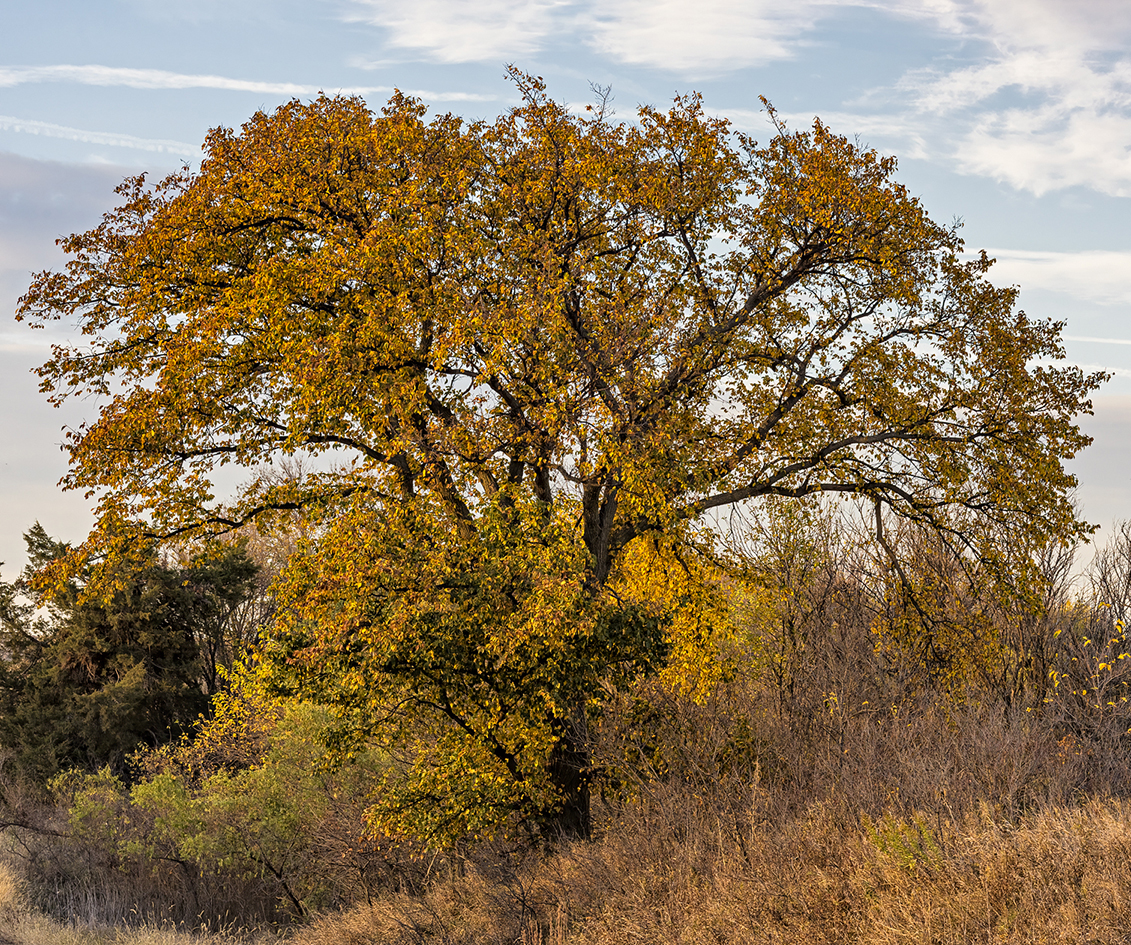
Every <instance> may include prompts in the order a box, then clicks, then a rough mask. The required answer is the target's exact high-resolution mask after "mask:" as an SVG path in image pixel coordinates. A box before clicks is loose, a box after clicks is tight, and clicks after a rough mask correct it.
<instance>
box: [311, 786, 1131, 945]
mask: <svg viewBox="0 0 1131 945" xmlns="http://www.w3.org/2000/svg"><path fill="white" fill-rule="evenodd" d="M648 806H649V805H641V807H640V808H639V809H638V810H637V811H636V812H635V816H630V815H627V814H626V818H625V820H624V821H622V822H621V823H620V824H619V825H618V830H617V833H616V834H615V835H610V836H606V837H605V838H603V839H601V840H599V841H597V842H596V843H592V844H577V845H571V846H569V847H568V848H567V849H564V850H562V851H559V852H558V853H557V854H556V855H553V856H550V857H546V858H542V859H539V860H537V861H530V862H527V863H525V864H521V865H519V866H518V867H517V868H516V869H515V870H514V871H513V872H512V874H511V875H510V876H509V877H507V880H506V881H505V882H500V879H499V877H498V876H491V875H490V874H489V872H481V871H479V870H476V869H475V868H469V869H468V870H467V871H466V872H464V873H463V874H462V875H455V876H452V877H450V878H449V879H448V880H447V881H446V882H444V883H440V884H437V885H436V886H435V887H434V888H433V889H432V890H431V891H430V892H429V893H428V894H427V895H425V896H421V897H410V896H403V895H402V896H392V897H389V898H386V899H384V900H382V901H380V902H378V903H375V904H372V905H367V906H365V907H362V908H358V909H355V910H353V911H351V912H348V913H346V914H344V915H342V916H336V917H326V918H324V919H322V920H321V921H320V922H318V923H315V924H314V925H313V926H311V927H309V928H307V929H305V930H303V931H302V932H300V933H299V934H298V936H297V937H296V938H295V945H370V943H372V945H378V943H380V945H409V943H425V942H429V943H443V945H464V943H467V945H470V943H489V942H490V943H503V942H506V943H512V942H513V943H522V945H534V943H544V945H551V943H552V945H565V943H576V945H622V943H623V945H629V943H632V945H636V943H640V942H649V943H669V942H670V943H673V945H674V943H680V945H684V943H714V945H720V943H732V942H733V943H736V945H737V943H762V942H765V943H771V942H773V943H783V945H784V943H798V945H800V943H806V945H810V943H826V942H827V943H849V942H852V943H861V945H865V943H866V945H895V943H924V945H926V943H939V945H942V943H955V945H958V943H962V945H966V943H971V942H994V943H1018V945H1020V943H1026V945H1029V943H1043V942H1049V943H1052V942H1064V943H1068V942H1072V943H1089V945H1093V943H1094V945H1100V943H1113V945H1114V943H1125V942H1127V941H1128V939H1129V937H1131V805H1129V804H1127V803H1126V802H1121V801H1113V800H1106V801H1105V800H1093V801H1089V802H1088V803H1086V804H1084V805H1083V806H1081V807H1078V808H1074V809H1068V808H1058V809H1049V810H1045V811H1041V812H1039V813H1034V814H1032V815H1031V816H1029V817H1027V818H1025V820H1024V821H1023V822H1022V823H1020V824H1018V825H1006V824H1001V823H999V822H998V821H996V820H995V819H994V818H993V815H992V811H990V810H989V809H988V808H986V809H985V810H984V811H983V812H982V814H981V815H976V816H973V817H971V818H970V819H969V820H968V821H966V822H963V823H961V824H955V823H953V822H948V821H938V822H937V823H930V822H929V821H928V819H927V818H926V817H912V818H909V819H902V818H898V817H895V816H894V815H889V816H888V817H886V818H881V819H880V820H878V821H872V820H869V819H866V818H857V819H855V820H853V819H851V818H848V817H846V816H845V812H844V811H843V810H842V809H840V808H839V806H838V805H837V804H836V803H835V802H830V803H825V804H815V805H814V806H813V807H812V808H811V809H809V810H808V811H807V812H805V813H804V814H802V815H800V816H797V817H795V818H793V819H791V820H790V821H788V822H786V823H778V824H771V823H766V822H762V823H758V824H753V825H751V826H749V827H747V828H746V829H745V830H744V831H743V832H742V833H738V832H736V831H735V830H734V829H732V827H731V825H730V824H729V823H723V822H721V821H720V820H719V819H718V818H717V817H715V816H713V814H712V813H711V812H710V811H709V810H707V809H706V808H705V807H699V808H698V809H696V808H695V807H694V806H691V807H689V808H688V809H687V811H686V812H685V816H684V817H683V819H682V821H683V822H682V823H681V824H676V823H670V822H669V823H660V822H657V818H656V817H655V816H653V815H654V814H655V813H656V812H655V810H654V809H653V810H651V811H650V810H648Z"/></svg>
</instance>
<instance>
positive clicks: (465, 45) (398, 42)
mask: <svg viewBox="0 0 1131 945" xmlns="http://www.w3.org/2000/svg"><path fill="white" fill-rule="evenodd" d="M572 6H573V4H570V3H568V2H562V0H479V2H477V3H468V2H466V0H353V4H352V7H353V12H352V13H350V14H349V16H348V18H349V19H351V20H354V21H362V22H366V23H371V24H373V25H375V26H380V27H382V28H384V29H385V30H386V31H387V34H388V42H389V43H390V45H392V46H396V47H401V48H406V49H418V50H421V51H423V52H424V53H425V55H427V56H428V58H431V59H434V60H436V61H439V62H499V61H501V60H504V59H508V58H511V57H516V56H517V57H522V56H529V55H531V54H532V53H535V52H537V51H538V50H539V49H541V48H542V46H543V45H544V43H545V41H546V38H547V37H548V36H549V35H550V34H551V33H552V32H554V31H555V30H556V29H557V28H559V26H560V24H559V23H558V22H557V19H558V18H557V17H556V16H555V14H559V13H562V12H568V9H569V8H570V7H572Z"/></svg>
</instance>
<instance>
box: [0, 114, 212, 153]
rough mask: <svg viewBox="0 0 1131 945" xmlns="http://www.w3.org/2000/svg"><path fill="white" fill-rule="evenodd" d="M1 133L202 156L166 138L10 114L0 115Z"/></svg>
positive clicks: (187, 145) (180, 143)
mask: <svg viewBox="0 0 1131 945" xmlns="http://www.w3.org/2000/svg"><path fill="white" fill-rule="evenodd" d="M0 131H18V132H23V133H24V134H32V135H43V136H44V137H46V138H63V139H65V140H67V141H85V142H87V143H88V144H101V145H109V146H111V147H115V148H133V149H134V150H137V151H158V152H163V153H165V154H180V155H185V156H189V155H196V154H199V153H200V148H199V146H197V145H191V144H186V143H185V142H183V141H170V140H167V139H163V138H136V137H134V136H133V135H123V134H117V133H115V132H110V131H86V130H84V129H82V128H68V127H67V126H66V125H53V124H51V123H50V122H46V121H33V120H31V119H28V118H13V117H12V116H11V115H0Z"/></svg>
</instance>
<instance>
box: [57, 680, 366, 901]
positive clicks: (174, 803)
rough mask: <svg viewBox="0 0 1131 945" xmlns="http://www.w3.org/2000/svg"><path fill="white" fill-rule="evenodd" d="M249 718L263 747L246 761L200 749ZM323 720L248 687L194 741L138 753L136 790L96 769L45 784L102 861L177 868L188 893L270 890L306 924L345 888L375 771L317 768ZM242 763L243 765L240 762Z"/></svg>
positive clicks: (361, 761) (74, 834) (141, 868)
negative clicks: (225, 888) (337, 824)
mask: <svg viewBox="0 0 1131 945" xmlns="http://www.w3.org/2000/svg"><path fill="white" fill-rule="evenodd" d="M248 710H251V711H248ZM252 719H254V721H252V726H253V731H250V732H245V736H246V737H245V739H244V744H245V745H247V744H250V743H256V744H257V745H258V748H257V749H256V750H255V751H253V752H251V753H250V755H248V754H244V753H243V752H242V751H237V752H236V753H233V755H232V756H230V757H228V758H219V757H217V755H216V754H215V753H214V752H213V751H211V750H210V748H208V747H202V746H201V745H200V744H198V741H200V742H203V743H204V746H208V745H214V744H216V742H217V740H218V739H219V738H220V737H222V736H221V733H223V734H225V735H228V736H231V735H235V734H236V733H237V731H238V730H239V729H240V728H241V727H242V726H243V725H244V723H245V722H248V721H251V720H252ZM329 722H330V719H329V716H328V714H327V712H326V710H325V709H321V708H317V707H314V706H310V705H301V704H294V705H290V706H287V707H286V708H282V707H275V706H272V705H271V704H270V703H268V702H265V701H264V700H263V699H262V697H256V696H252V695H250V694H249V693H247V692H246V691H245V692H242V693H239V694H237V695H234V696H231V695H230V696H228V697H227V698H226V700H225V704H224V705H223V706H222V707H221V708H220V709H219V711H218V713H217V715H216V717H215V719H213V720H212V721H208V722H201V724H200V725H199V726H198V735H199V736H200V738H199V739H197V740H190V739H185V740H183V741H181V742H179V743H177V744H174V745H166V746H164V747H162V748H160V749H155V750H154V749H150V750H146V751H143V752H141V753H140V754H139V755H138V756H136V757H135V759H134V763H135V766H136V776H135V779H134V783H133V784H132V785H127V784H126V783H125V782H124V781H123V780H122V779H121V778H118V777H117V776H115V775H113V774H112V773H111V772H110V771H109V770H108V769H102V770H101V771H98V772H95V773H81V772H69V773H66V774H64V775H60V776H58V777H56V778H55V779H54V780H53V782H52V788H53V790H54V791H55V793H56V795H57V796H59V797H61V798H62V799H63V800H64V802H65V803H66V805H67V808H68V816H69V821H70V827H71V838H70V839H71V841H72V842H77V843H79V844H86V845H88V846H91V847H94V848H96V849H98V850H101V851H103V853H104V854H105V855H107V856H108V857H109V860H108V861H109V862H113V863H118V864H122V865H129V867H130V868H131V869H132V870H133V871H134V872H135V873H144V872H145V871H146V870H149V871H155V870H158V869H160V867H161V864H168V863H173V864H178V865H180V866H181V867H182V871H183V876H184V877H185V879H186V880H187V881H188V882H189V885H190V887H192V889H193V890H194V891H195V890H196V889H197V888H198V887H200V886H208V885H213V886H214V885H224V884H235V885H242V886H244V887H248V884H255V883H259V884H262V885H264V886H266V887H267V888H268V889H271V890H273V895H274V897H275V898H277V899H278V900H279V903H280V905H281V907H282V908H283V909H284V911H286V912H289V913H290V914H291V915H292V916H302V915H305V914H306V913H307V912H308V911H309V910H311V909H317V908H325V907H328V906H331V905H333V904H334V902H336V901H337V900H338V899H339V897H341V896H342V895H343V894H345V891H346V890H348V889H350V886H351V884H350V882H349V879H348V876H345V875H344V874H347V873H349V871H350V869H351V866H352V867H353V868H354V870H355V871H356V869H357V865H356V864H351V863H350V862H349V858H350V857H351V856H354V857H356V849H357V847H359V846H362V845H364V841H363V839H362V834H363V830H364V824H363V822H362V819H361V818H360V810H361V808H360V807H359V806H358V805H359V804H361V803H362V801H363V799H364V797H365V795H366V794H367V793H368V791H369V790H371V789H372V788H373V786H374V785H375V783H376V779H377V774H378V763H377V759H376V757H375V756H373V755H367V756H364V757H360V758H358V759H355V761H354V762H353V763H352V764H350V765H349V766H347V767H346V768H344V769H341V770H339V771H338V772H337V773H336V774H333V775H331V774H328V773H327V772H325V771H324V770H323V769H322V767H321V766H320V765H319V763H318V762H319V759H320V757H321V753H322V748H323V740H324V735H325V731H326V728H327V726H328V724H329ZM237 756H240V760H242V761H243V762H245V763H243V764H236V763H235V762H236V759H237ZM248 762H249V763H248ZM343 796H344V797H346V798H348V799H349V800H348V801H347V803H348V804H350V805H352V809H353V818H352V823H351V824H349V826H348V829H347V838H346V842H345V843H343V844H342V845H341V846H340V848H334V849H333V850H332V852H333V857H334V861H331V862H327V858H326V854H327V853H328V852H329V850H328V847H332V846H333V844H332V843H330V842H329V840H330V838H328V837H327V836H326V832H327V830H331V829H334V824H333V821H334V820H335V817H336V816H338V815H340V814H341V811H340V810H336V807H337V806H338V805H339V798H342V797H343ZM335 861H336V862H335ZM353 891H354V893H355V894H356V890H353Z"/></svg>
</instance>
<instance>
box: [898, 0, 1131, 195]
mask: <svg viewBox="0 0 1131 945" xmlns="http://www.w3.org/2000/svg"><path fill="white" fill-rule="evenodd" d="M956 22H957V23H958V24H959V25H958V27H957V29H958V30H959V31H960V32H962V33H964V34H965V35H967V36H968V37H970V38H973V39H979V40H982V41H983V42H984V43H985V44H986V55H985V57H984V59H983V61H981V62H979V63H976V64H973V65H969V66H965V67H962V68H955V69H951V70H949V71H942V70H938V69H934V70H921V71H917V72H914V73H910V74H908V75H907V76H905V78H904V80H903V81H902V82H901V83H900V91H901V92H903V93H904V94H906V95H907V96H908V99H909V103H910V104H911V106H912V108H913V109H915V110H916V111H917V112H918V113H919V115H920V116H922V117H923V119H924V121H925V122H928V123H932V124H933V125H934V127H935V131H936V138H937V140H939V141H940V142H941V143H944V146H945V147H947V148H948V149H949V150H950V151H951V153H952V154H953V157H954V159H955V161H956V162H957V165H958V168H959V170H961V171H964V172H966V173H970V174H979V175H984V176H988V177H992V178H995V179H997V180H1000V181H1004V182H1006V183H1009V184H1011V185H1013V186H1014V187H1017V188H1018V189H1024V190H1029V191H1031V192H1033V193H1035V194H1038V195H1040V194H1044V193H1047V192H1048V191H1050V190H1056V189H1060V188H1064V187H1072V186H1086V187H1091V188H1094V189H1096V190H1099V191H1101V192H1104V193H1108V194H1112V195H1117V196H1128V195H1131V151H1129V146H1131V57H1129V56H1128V54H1127V51H1126V50H1127V41H1128V39H1129V38H1131V4H1129V3H1127V2H1126V0H1073V2H1071V3H1069V2H1066V0H966V2H965V9H964V13H963V15H962V16H960V17H959V18H958V20H957V21H956ZM952 27H953V24H952ZM1002 99H1005V100H1006V101H1004V102H1003V101H1002ZM956 128H957V129H959V131H958V132H957V133H954V131H953V129H956Z"/></svg>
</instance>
